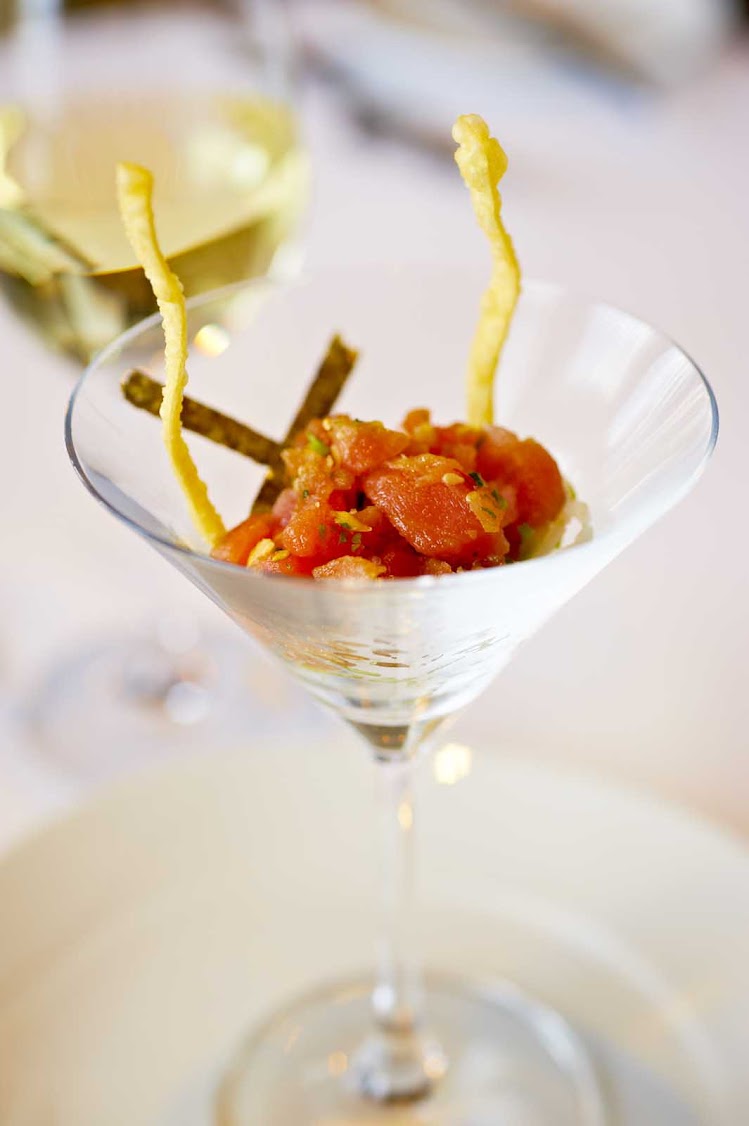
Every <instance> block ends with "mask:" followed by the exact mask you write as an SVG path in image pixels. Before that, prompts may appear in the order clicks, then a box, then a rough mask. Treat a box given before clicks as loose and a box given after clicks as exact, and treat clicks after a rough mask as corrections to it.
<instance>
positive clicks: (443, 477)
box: [362, 454, 483, 557]
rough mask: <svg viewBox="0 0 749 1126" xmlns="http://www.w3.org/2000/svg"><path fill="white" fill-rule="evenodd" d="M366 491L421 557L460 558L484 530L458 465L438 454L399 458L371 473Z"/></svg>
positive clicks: (365, 478)
mask: <svg viewBox="0 0 749 1126" xmlns="http://www.w3.org/2000/svg"><path fill="white" fill-rule="evenodd" d="M362 483H363V487H364V491H365V493H366V494H367V496H368V497H369V499H370V500H371V501H373V502H374V504H376V505H377V506H378V507H379V508H381V509H382V511H383V512H384V513H385V515H386V516H387V517H388V519H389V520H390V522H391V523H392V524H394V526H395V527H396V528H397V529H398V531H399V532H400V533H401V535H402V536H403V538H404V539H405V540H407V541H408V543H410V544H411V546H412V547H414V548H415V549H416V551H418V552H419V553H420V554H422V555H434V556H442V557H445V556H447V557H450V556H459V555H460V554H461V553H462V552H464V551H465V549H466V548H467V547H468V546H469V545H471V544H472V543H474V542H475V540H477V539H478V537H479V536H480V535H481V534H482V531H483V529H482V527H481V524H480V523H479V521H478V520H477V519H476V517H475V516H474V514H473V512H472V511H471V508H470V506H469V505H468V502H467V499H466V498H467V496H468V494H469V492H471V491H472V483H471V482H469V483H466V480H465V478H464V476H463V474H462V472H461V467H460V465H459V464H458V463H457V462H456V461H454V460H452V459H450V458H444V457H437V456H436V455H434V454H419V455H418V456H416V457H400V458H397V459H396V460H395V461H393V462H391V463H390V464H389V465H387V466H384V467H383V468H381V469H376V470H374V472H372V473H369V474H367V475H366V476H365V477H364V479H363V482H362Z"/></svg>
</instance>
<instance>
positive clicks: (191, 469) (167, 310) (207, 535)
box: [117, 164, 225, 547]
mask: <svg viewBox="0 0 749 1126" xmlns="http://www.w3.org/2000/svg"><path fill="white" fill-rule="evenodd" d="M117 198H118V202H119V207H120V215H121V216H122V222H123V224H124V227H125V233H126V234H127V237H128V241H129V242H130V245H131V246H132V248H133V252H134V254H135V257H136V258H137V259H138V261H139V262H140V264H141V266H142V267H143V270H144V272H145V275H146V277H147V278H148V281H149V283H150V286H151V289H152V290H153V292H154V296H155V298H156V302H157V304H158V307H159V312H160V313H161V323H162V327H163V329H164V349H165V350H164V395H163V398H162V401H161V410H160V412H159V413H160V415H161V420H162V424H163V435H164V445H165V446H166V451H167V454H168V455H169V460H170V461H171V463H172V468H173V469H174V473H175V476H176V477H177V480H178V481H179V484H180V487H181V489H182V492H183V493H184V494H185V499H186V500H187V504H188V506H189V509H190V515H191V517H192V520H193V523H194V524H195V527H196V528H197V529H198V531H199V532H200V534H201V535H202V536H203V538H204V539H205V540H207V541H208V543H209V544H210V546H211V547H213V546H214V545H215V544H216V543H218V541H219V540H220V539H221V538H222V537H223V536H224V534H225V528H224V523H223V521H222V519H221V517H220V516H219V514H218V512H217V511H216V509H215V508H214V506H213V504H212V502H211V499H210V497H209V496H208V489H207V487H206V485H205V483H204V482H203V481H202V480H201V478H200V474H199V473H198V471H197V468H196V466H195V462H194V461H193V459H192V455H191V453H190V451H189V449H188V447H187V443H186V442H185V439H184V437H183V435H182V420H181V415H182V399H183V396H184V391H185V385H186V383H187V369H186V364H187V313H186V310H185V295H184V293H183V291H182V284H181V282H180V280H179V278H178V277H177V276H176V274H174V273H173V272H172V270H171V269H170V268H169V264H168V263H167V260H166V258H165V257H164V255H163V254H162V252H161V249H160V247H159V242H158V238H157V237H156V227H155V224H154V217H153V203H152V198H153V176H152V175H151V173H150V172H149V171H148V170H147V169H146V168H141V167H140V165H138V164H118V165H117Z"/></svg>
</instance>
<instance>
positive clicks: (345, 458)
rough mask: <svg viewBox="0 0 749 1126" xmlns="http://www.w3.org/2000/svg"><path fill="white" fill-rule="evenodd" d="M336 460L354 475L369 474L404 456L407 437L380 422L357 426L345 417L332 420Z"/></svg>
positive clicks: (331, 427)
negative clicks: (393, 459) (401, 455)
mask: <svg viewBox="0 0 749 1126" xmlns="http://www.w3.org/2000/svg"><path fill="white" fill-rule="evenodd" d="M329 436H330V441H331V450H332V453H333V457H334V458H335V460H336V461H337V462H340V464H341V465H343V466H345V467H346V468H347V469H350V470H351V471H352V472H353V473H357V474H358V473H367V472H368V471H369V470H370V469H374V468H375V467H376V466H378V465H382V464H383V462H385V461H389V460H390V459H391V458H393V457H397V456H398V454H400V453H403V451H404V450H405V448H406V446H407V445H408V441H409V439H408V435H407V434H403V433H401V432H400V431H398V430H387V429H386V428H385V427H384V426H383V425H382V423H381V422H357V421H355V420H354V419H351V418H348V417H346V416H341V417H340V418H333V419H331V420H330V431H329Z"/></svg>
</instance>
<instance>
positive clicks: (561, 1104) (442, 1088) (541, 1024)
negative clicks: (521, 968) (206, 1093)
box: [216, 977, 608, 1126]
mask: <svg viewBox="0 0 749 1126" xmlns="http://www.w3.org/2000/svg"><path fill="white" fill-rule="evenodd" d="M370 989H371V986H370V984H369V983H365V982H354V983H349V984H346V983H342V984H338V985H334V986H331V987H329V988H327V989H324V990H321V991H319V992H317V993H315V994H313V995H311V996H307V997H306V998H303V999H302V1000H300V1001H298V1002H297V1003H295V1004H293V1005H291V1006H290V1007H289V1008H287V1009H285V1010H283V1011H282V1012H279V1013H277V1014H276V1015H275V1016H273V1017H272V1018H271V1019H270V1020H269V1021H268V1022H267V1023H266V1024H265V1025H263V1027H262V1028H260V1029H259V1030H258V1031H257V1032H256V1033H254V1034H253V1035H252V1036H251V1037H250V1039H249V1040H248V1041H247V1043H246V1044H245V1045H244V1047H243V1049H242V1050H241V1052H240V1054H239V1056H238V1058H237V1059H236V1061H235V1062H234V1064H233V1066H232V1069H231V1071H230V1072H229V1074H228V1075H227V1076H226V1078H225V1079H224V1081H223V1083H222V1085H221V1088H220V1090H219V1093H218V1097H217V1101H216V1122H217V1124H218V1126H261V1124H262V1126H304V1124H308V1126H359V1124H364V1126H368V1124H370V1123H378V1122H383V1123H388V1124H389V1126H411V1124H413V1126H604V1124H605V1123H606V1122H607V1121H608V1116H607V1114H606V1110H605V1100H604V1098H603V1096H602V1093H601V1089H600V1087H599V1081H598V1077H597V1074H596V1068H595V1065H594V1063H593V1060H592V1058H591V1057H590V1055H589V1053H588V1050H587V1048H586V1047H585V1045H584V1043H583V1041H582V1040H581V1039H580V1038H579V1037H578V1035H577V1034H576V1033H575V1032H574V1031H573V1029H572V1028H571V1027H570V1026H569V1025H568V1024H567V1023H566V1021H565V1020H564V1019H563V1018H562V1017H561V1016H559V1015H558V1014H557V1013H555V1012H553V1011H552V1010H550V1009H547V1008H546V1007H544V1006H543V1005H540V1004H538V1003H536V1002H535V1001H532V1000H531V999H530V998H528V997H526V996H524V995H523V994H522V993H520V992H518V991H517V990H515V989H513V988H511V987H509V986H480V985H475V984H473V983H465V982H461V981H460V980H454V979H448V978H439V977H436V978H435V977H428V979H427V1004H426V1013H427V1020H428V1029H429V1033H430V1036H433V1037H434V1041H435V1044H439V1046H440V1048H441V1049H442V1050H443V1051H444V1053H445V1056H446V1058H447V1070H446V1073H445V1075H444V1077H443V1078H441V1079H439V1080H438V1081H437V1082H435V1084H434V1087H433V1088H432V1090H431V1091H430V1092H429V1093H428V1094H427V1095H425V1096H424V1097H423V1098H419V1099H416V1100H413V1101H411V1102H389V1103H377V1102H375V1101H373V1100H372V1099H370V1098H367V1097H366V1096H364V1095H362V1093H361V1089H360V1082H359V1076H358V1069H357V1058H358V1053H359V1050H360V1048H361V1045H362V1044H363V1043H364V1042H366V1040H367V1038H368V1037H369V1036H371V1030H372V1012H371V1003H370ZM435 1063H436V1067H437V1070H438V1071H441V1070H442V1068H443V1063H444V1061H443V1057H442V1056H441V1055H440V1054H439V1053H437V1054H436V1056H435Z"/></svg>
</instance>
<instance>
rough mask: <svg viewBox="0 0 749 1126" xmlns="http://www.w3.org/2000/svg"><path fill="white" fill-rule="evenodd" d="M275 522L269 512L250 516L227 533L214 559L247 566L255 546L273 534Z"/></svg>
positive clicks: (217, 546) (213, 554)
mask: <svg viewBox="0 0 749 1126" xmlns="http://www.w3.org/2000/svg"><path fill="white" fill-rule="evenodd" d="M275 523H276V522H275V519H274V517H273V516H272V515H271V514H270V513H268V512H263V513H260V514H258V515H257V516H248V517H247V519H246V520H243V521H242V523H241V524H237V526H236V528H232V529H231V530H230V531H228V532H227V533H226V535H225V536H224V538H223V539H222V540H221V541H220V543H218V544H216V546H215V547H214V549H213V551H212V552H211V555H212V556H213V558H214V559H223V560H224V562H226V563H237V564H239V566H240V567H245V566H246V565H247V559H248V557H249V554H250V552H251V551H252V549H253V547H255V546H256V545H257V544H259V543H260V541H261V540H264V539H267V538H268V537H270V536H271V535H272V532H273V528H274V526H275Z"/></svg>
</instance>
